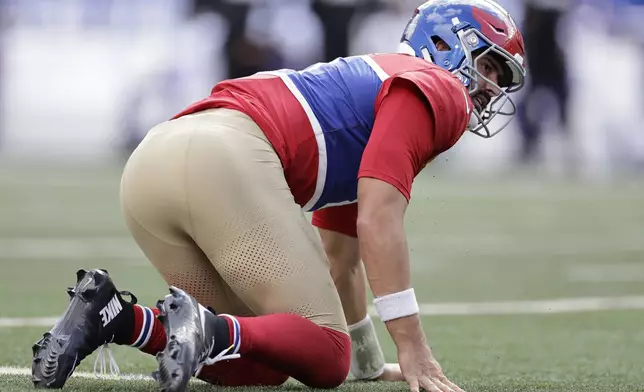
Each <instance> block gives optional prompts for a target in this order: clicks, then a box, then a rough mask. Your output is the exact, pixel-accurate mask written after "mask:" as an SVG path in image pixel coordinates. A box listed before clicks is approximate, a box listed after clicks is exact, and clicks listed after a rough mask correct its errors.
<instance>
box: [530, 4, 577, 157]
mask: <svg viewBox="0 0 644 392" xmlns="http://www.w3.org/2000/svg"><path fill="white" fill-rule="evenodd" d="M570 3H571V2H570V1H568V0H526V1H525V10H524V22H523V28H522V30H523V34H524V39H525V45H526V54H527V56H528V85H527V86H526V91H525V95H524V98H523V100H522V102H521V104H520V106H519V121H520V127H521V136H522V140H521V147H520V160H521V161H522V162H526V163H529V162H533V161H535V160H537V159H538V158H539V153H540V151H539V149H540V142H541V139H542V135H543V123H544V121H543V120H544V119H543V116H542V114H543V113H544V112H545V113H548V110H547V109H549V108H550V107H546V105H547V104H548V103H549V102H548V98H549V97H552V96H554V98H555V99H556V108H557V109H558V113H559V120H560V121H559V122H560V126H561V130H562V131H563V132H567V131H568V125H569V124H568V114H569V113H568V96H569V86H568V81H567V67H566V59H565V56H564V54H563V52H562V50H561V47H560V45H559V42H558V40H557V32H558V27H559V22H560V20H561V19H562V18H563V17H564V16H565V14H566V13H567V12H568V11H569V9H570V6H571V4H570Z"/></svg>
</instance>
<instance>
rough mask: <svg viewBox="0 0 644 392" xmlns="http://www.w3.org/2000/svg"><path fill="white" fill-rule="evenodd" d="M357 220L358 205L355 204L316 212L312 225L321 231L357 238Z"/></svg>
mask: <svg viewBox="0 0 644 392" xmlns="http://www.w3.org/2000/svg"><path fill="white" fill-rule="evenodd" d="M357 220H358V204H357V203H353V204H347V205H344V206H336V207H327V208H323V209H321V210H317V211H314V212H313V218H312V219H311V223H312V224H313V226H316V227H319V228H320V229H326V230H330V231H335V232H337V233H341V234H345V235H348V236H350V237H357V236H358V229H357V227H356V222H357Z"/></svg>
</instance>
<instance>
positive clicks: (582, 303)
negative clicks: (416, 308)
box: [0, 296, 644, 382]
mask: <svg viewBox="0 0 644 392" xmlns="http://www.w3.org/2000/svg"><path fill="white" fill-rule="evenodd" d="M617 309H644V296H630V297H596V298H560V299H552V300H541V301H502V302H472V303H457V302H455V303H435V304H429V303H425V304H421V305H420V313H421V314H422V315H424V316H441V315H462V316H466V315H495V314H496V315H500V314H551V313H573V312H585V311H603V310H617ZM371 313H372V314H374V312H373V309H371ZM55 322H56V318H55V317H35V318H7V317H0V327H30V326H39V327H51V326H52V325H53V324H54V323H55ZM0 375H11V376H29V375H31V369H30V368H18V367H6V366H5V367H3V366H0ZM72 377H79V378H98V377H97V376H96V375H94V374H93V373H87V372H75V373H74V375H73V376H72ZM100 378H102V379H108V380H124V381H140V382H150V381H152V378H151V377H150V376H147V375H143V374H124V375H121V376H120V377H118V378H117V377H114V376H107V375H105V376H101V377H100ZM195 382H199V381H198V380H195Z"/></svg>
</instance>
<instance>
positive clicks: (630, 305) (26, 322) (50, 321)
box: [0, 296, 644, 327]
mask: <svg viewBox="0 0 644 392" xmlns="http://www.w3.org/2000/svg"><path fill="white" fill-rule="evenodd" d="M619 309H622V310H623V309H631V310H633V309H644V296H629V297H588V298H559V299H550V300H535V301H499V302H449V303H433V304H432V303H424V304H420V314H421V315H423V316H472V315H500V314H552V313H575V312H593V311H605V310H619ZM370 311H371V314H374V315H375V312H374V310H373V308H371V309H370ZM56 319H57V317H33V318H24V317H21V318H12V317H0V327H51V326H52V325H54V323H55V322H56Z"/></svg>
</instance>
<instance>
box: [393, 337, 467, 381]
mask: <svg viewBox="0 0 644 392" xmlns="http://www.w3.org/2000/svg"><path fill="white" fill-rule="evenodd" d="M398 361H399V363H400V369H401V370H402V374H403V377H404V378H405V380H406V381H407V383H408V384H409V388H410V389H411V391H412V392H419V391H420V390H421V389H423V390H425V391H427V392H464V391H463V390H462V389H461V388H459V387H458V386H457V385H456V384H454V383H453V382H451V381H450V380H448V379H447V377H445V375H444V374H443V370H442V369H441V367H440V365H439V364H438V362H437V361H436V359H435V358H434V356H433V355H432V352H431V350H430V348H429V347H428V346H427V344H418V345H412V344H408V345H404V346H402V347H398Z"/></svg>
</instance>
